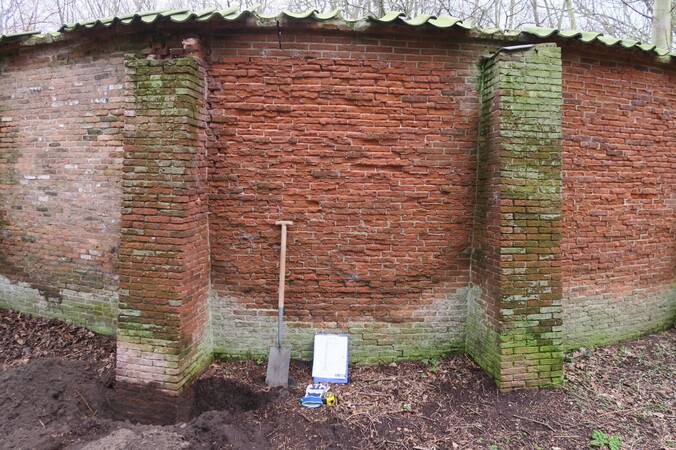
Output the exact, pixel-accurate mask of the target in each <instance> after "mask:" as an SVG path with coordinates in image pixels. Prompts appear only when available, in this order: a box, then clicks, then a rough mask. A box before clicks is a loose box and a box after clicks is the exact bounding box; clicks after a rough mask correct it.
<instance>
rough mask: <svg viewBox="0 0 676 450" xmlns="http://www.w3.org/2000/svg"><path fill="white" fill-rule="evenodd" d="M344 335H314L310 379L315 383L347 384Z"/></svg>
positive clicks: (346, 345) (346, 339)
mask: <svg viewBox="0 0 676 450" xmlns="http://www.w3.org/2000/svg"><path fill="white" fill-rule="evenodd" d="M348 343H349V338H348V337H347V335H346V334H315V353H314V361H313V362H312V378H313V379H314V382H315V383H322V382H325V383H347V347H348Z"/></svg>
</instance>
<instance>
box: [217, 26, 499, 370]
mask: <svg viewBox="0 0 676 450" xmlns="http://www.w3.org/2000/svg"><path fill="white" fill-rule="evenodd" d="M280 45H281V47H282V49H280ZM484 52H486V47H485V46H482V45H476V44H470V43H462V44H456V43H451V42H443V41H439V40H436V39H431V38H429V37H420V36H410V37H395V36H394V35H391V34H389V35H387V36H382V37H368V38H367V37H358V36H355V37H352V36H350V37H347V36H346V37H337V36H336V35H335V34H334V33H318V32H308V33H303V32H298V33H291V32H286V33H285V34H284V35H283V37H282V42H281V44H280V42H279V38H278V36H277V32H276V30H270V31H266V32H260V31H257V32H256V33H255V34H253V33H252V34H236V35H235V34H233V35H228V36H226V37H224V38H223V39H222V40H220V41H216V42H214V45H213V49H212V54H211V57H212V61H213V62H212V64H211V66H210V76H211V84H210V91H211V95H210V108H211V113H212V121H213V123H212V132H213V137H212V138H213V140H212V143H211V145H210V167H211V168H210V187H211V191H210V208H211V212H212V215H211V217H210V227H211V236H212V247H211V248H212V259H213V274H212V276H213V281H214V283H215V286H216V298H215V299H214V301H213V305H214V329H215V330H216V331H215V338H216V339H215V345H216V348H217V349H220V350H221V351H223V352H224V353H233V354H237V353H239V354H246V353H245V352H251V351H252V350H253V351H255V352H258V353H261V354H262V353H266V352H267V344H268V343H270V341H271V340H272V338H273V336H274V330H275V327H274V320H275V318H274V313H275V308H276V300H275V299H276V294H275V291H276V281H275V280H276V278H277V270H278V269H277V264H278V247H279V229H278V228H279V227H276V226H275V225H274V223H275V221H276V220H282V219H283V220H292V221H293V222H294V225H293V226H292V227H290V230H289V250H288V263H287V267H288V274H287V282H288V288H287V291H286V294H287V304H286V307H285V311H286V320H287V323H288V324H289V327H291V328H292V330H290V331H289V333H288V334H287V336H288V337H289V339H292V340H293V339H294V336H295V335H296V334H298V339H299V343H300V342H302V347H301V348H302V349H303V350H309V348H310V345H311V336H309V335H311V334H312V333H314V332H315V331H316V330H318V329H324V330H331V331H347V332H350V334H351V337H352V339H353V341H352V342H353V344H354V348H355V349H357V350H356V351H357V352H358V353H359V354H360V355H361V356H362V357H368V356H370V357H372V358H376V357H399V356H414V355H417V354H422V353H424V352H429V351H440V352H443V351H449V350H451V349H454V348H455V349H457V348H461V347H462V346H463V345H464V335H463V328H464V325H463V324H464V321H465V316H466V312H465V303H466V301H465V298H466V295H465V287H466V285H467V282H468V264H469V258H468V257H469V245H470V234H471V216H472V197H473V194H474V188H473V183H474V167H475V156H474V153H475V147H476V145H475V140H476V121H477V116H478V105H477V103H476V100H475V98H476V88H477V75H478V70H477V66H476V61H477V60H478V58H479V56H480V55H481V54H482V53H484ZM294 347H295V348H296V349H298V348H299V347H298V346H294ZM362 350H363V351H362Z"/></svg>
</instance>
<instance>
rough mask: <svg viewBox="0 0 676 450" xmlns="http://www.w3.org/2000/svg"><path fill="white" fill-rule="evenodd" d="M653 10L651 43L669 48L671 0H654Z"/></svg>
mask: <svg viewBox="0 0 676 450" xmlns="http://www.w3.org/2000/svg"><path fill="white" fill-rule="evenodd" d="M653 11H654V12H653V45H655V46H657V47H660V48H667V49H668V48H671V0H655V7H654V8H653Z"/></svg>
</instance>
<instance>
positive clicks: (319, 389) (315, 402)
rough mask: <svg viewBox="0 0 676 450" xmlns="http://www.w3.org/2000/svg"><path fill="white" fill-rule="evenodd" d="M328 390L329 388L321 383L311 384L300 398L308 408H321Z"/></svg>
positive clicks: (302, 403) (301, 402)
mask: <svg viewBox="0 0 676 450" xmlns="http://www.w3.org/2000/svg"><path fill="white" fill-rule="evenodd" d="M328 390H329V388H328V387H327V386H324V385H323V384H321V383H314V384H310V385H308V387H307V388H306V389H305V395H304V396H303V397H302V398H301V399H300V404H301V405H303V406H305V407H306V408H319V407H320V406H322V405H323V404H324V401H323V399H322V397H323V396H324V394H326V392H327V391H328Z"/></svg>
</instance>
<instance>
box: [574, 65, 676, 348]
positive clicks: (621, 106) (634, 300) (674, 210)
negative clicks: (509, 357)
mask: <svg viewBox="0 0 676 450" xmlns="http://www.w3.org/2000/svg"><path fill="white" fill-rule="evenodd" d="M563 66H564V72H563V73H564V76H563V85H564V87H565V92H564V99H563V100H564V104H563V131H564V150H563V174H564V176H563V183H564V205H563V223H564V229H563V242H562V251H563V260H562V262H563V289H564V292H563V298H564V301H563V307H564V329H565V345H566V346H567V347H579V346H582V345H595V344H601V343H607V342H613V341H617V340H619V339H622V338H627V337H631V336H635V335H637V334H639V333H645V332H647V331H650V330H653V329H657V328H661V327H664V326H665V325H666V324H668V323H669V321H672V322H673V320H674V317H675V316H676V289H675V288H674V273H675V269H676V239H675V238H674V237H675V234H674V232H675V230H674V226H675V223H676V221H675V219H676V191H675V189H676V150H675V149H676V132H675V131H674V123H675V121H676V90H675V89H674V86H676V72H675V71H674V70H673V68H671V70H670V69H669V68H668V67H659V66H658V67H650V66H645V65H640V64H639V63H638V62H636V61H629V60H624V59H623V58H620V57H618V55H613V57H612V58H611V57H610V56H608V55H600V54H595V53H588V54H587V53H579V52H576V53H572V52H566V54H565V57H564V62H563Z"/></svg>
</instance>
